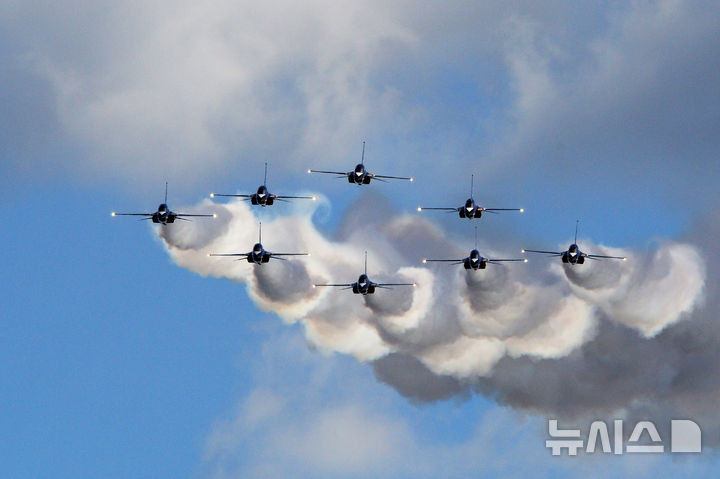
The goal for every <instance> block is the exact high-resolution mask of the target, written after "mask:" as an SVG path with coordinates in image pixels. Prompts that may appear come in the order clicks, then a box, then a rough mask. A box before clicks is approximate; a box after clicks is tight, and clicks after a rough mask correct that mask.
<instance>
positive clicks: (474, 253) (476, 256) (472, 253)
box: [470, 249, 482, 261]
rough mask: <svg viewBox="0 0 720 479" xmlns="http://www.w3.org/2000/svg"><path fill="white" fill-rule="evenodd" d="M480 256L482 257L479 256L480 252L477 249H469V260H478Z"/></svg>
mask: <svg viewBox="0 0 720 479" xmlns="http://www.w3.org/2000/svg"><path fill="white" fill-rule="evenodd" d="M480 258H482V256H480V252H479V251H478V250H476V249H474V250H472V251H470V260H471V261H478V260H480Z"/></svg>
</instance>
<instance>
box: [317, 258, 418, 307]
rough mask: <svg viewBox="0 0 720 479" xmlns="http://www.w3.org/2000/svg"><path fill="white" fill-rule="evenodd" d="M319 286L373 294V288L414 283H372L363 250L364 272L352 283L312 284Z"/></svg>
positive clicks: (386, 287)
mask: <svg viewBox="0 0 720 479" xmlns="http://www.w3.org/2000/svg"><path fill="white" fill-rule="evenodd" d="M320 286H333V287H334V286H339V287H342V288H343V289H352V292H353V293H355V294H362V295H363V296H366V295H368V294H374V293H375V288H383V289H392V288H391V287H390V286H416V284H415V283H374V282H372V281H370V278H368V275H367V251H366V252H365V272H364V273H363V274H361V275H360V277H358V280H357V281H356V282H354V283H333V284H313V288H317V287H320Z"/></svg>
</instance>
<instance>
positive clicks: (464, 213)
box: [418, 175, 525, 219]
mask: <svg viewBox="0 0 720 479" xmlns="http://www.w3.org/2000/svg"><path fill="white" fill-rule="evenodd" d="M474 177H475V175H471V176H470V198H468V199H467V200H465V204H464V205H463V206H460V207H457V208H452V207H446V208H437V207H433V208H426V207H424V206H418V211H423V210H440V211H447V212H451V213H452V212H456V213H458V215H459V216H460V218H467V219H473V218H480V217H481V216H482V214H483V213H493V214H497V212H498V211H519V212H520V213H522V212H524V211H525V209H524V208H483V207H481V206H478V205H477V203H475V200H474V199H473V182H474Z"/></svg>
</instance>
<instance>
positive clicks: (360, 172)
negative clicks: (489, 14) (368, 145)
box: [308, 141, 414, 186]
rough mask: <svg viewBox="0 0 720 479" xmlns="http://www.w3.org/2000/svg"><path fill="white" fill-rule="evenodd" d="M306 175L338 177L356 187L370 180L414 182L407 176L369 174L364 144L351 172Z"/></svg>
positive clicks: (316, 171)
mask: <svg viewBox="0 0 720 479" xmlns="http://www.w3.org/2000/svg"><path fill="white" fill-rule="evenodd" d="M308 173H326V174H328V175H338V176H337V178H347V180H348V183H355V184H356V185H358V186H360V185H369V184H370V182H371V181H372V180H378V181H383V182H386V181H385V180H388V179H390V180H408V181H414V178H412V177H409V176H387V175H376V174H373V173H370V172H369V171H367V170H366V169H365V142H364V141H363V144H362V157H361V161H360V163H358V164H357V165H355V169H354V170H353V171H349V172H347V173H346V172H344V171H325V170H308Z"/></svg>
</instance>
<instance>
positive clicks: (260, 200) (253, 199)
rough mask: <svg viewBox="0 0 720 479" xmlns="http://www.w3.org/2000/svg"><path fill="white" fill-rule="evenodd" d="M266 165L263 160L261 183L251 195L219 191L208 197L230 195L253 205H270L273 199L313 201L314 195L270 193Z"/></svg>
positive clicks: (273, 201)
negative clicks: (263, 174)
mask: <svg viewBox="0 0 720 479" xmlns="http://www.w3.org/2000/svg"><path fill="white" fill-rule="evenodd" d="M267 167H268V164H267V162H265V178H264V179H263V184H262V185H260V186H258V189H257V193H253V194H251V195H225V194H219V193H210V198H215V197H216V196H231V197H235V198H244V199H245V201H250V203H251V204H253V205H260V206H272V205H273V204H274V203H275V200H278V201H287V200H313V201H315V199H316V198H315V197H314V196H285V195H275V194H273V193H270V191H269V190H268V188H267V186H266V185H267Z"/></svg>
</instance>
